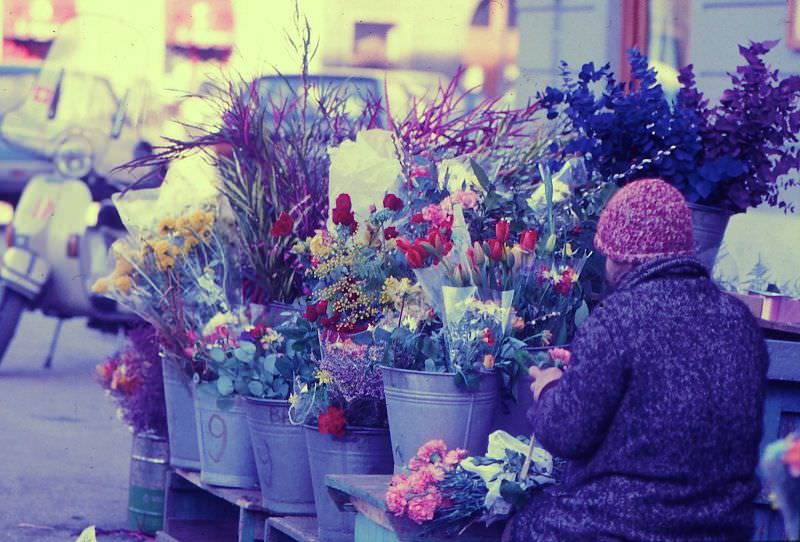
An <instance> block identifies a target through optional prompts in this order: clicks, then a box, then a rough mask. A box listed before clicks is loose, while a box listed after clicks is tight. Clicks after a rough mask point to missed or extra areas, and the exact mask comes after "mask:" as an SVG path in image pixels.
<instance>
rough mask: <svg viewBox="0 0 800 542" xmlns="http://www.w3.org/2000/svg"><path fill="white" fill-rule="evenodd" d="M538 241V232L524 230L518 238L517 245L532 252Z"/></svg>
mask: <svg viewBox="0 0 800 542" xmlns="http://www.w3.org/2000/svg"><path fill="white" fill-rule="evenodd" d="M538 242H539V232H537V231H536V230H525V231H524V232H522V235H521V236H520V238H519V246H521V247H522V250H527V251H528V252H533V251H534V250H536V243H538Z"/></svg>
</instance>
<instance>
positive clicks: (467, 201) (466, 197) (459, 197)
mask: <svg viewBox="0 0 800 542" xmlns="http://www.w3.org/2000/svg"><path fill="white" fill-rule="evenodd" d="M450 199H451V200H452V201H453V202H454V203H460V204H461V206H462V207H464V209H475V208H476V207H477V206H478V194H476V193H475V192H473V191H472V190H457V191H456V192H455V194H453V195H452V196H451V198H450Z"/></svg>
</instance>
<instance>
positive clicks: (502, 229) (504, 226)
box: [494, 220, 510, 244]
mask: <svg viewBox="0 0 800 542" xmlns="http://www.w3.org/2000/svg"><path fill="white" fill-rule="evenodd" d="M509 228H510V226H509V224H508V222H506V221H505V220H501V221H500V222H498V223H497V224H496V225H495V227H494V236H495V238H496V239H497V240H498V241H500V242H501V243H503V244H505V243H506V241H508V232H509Z"/></svg>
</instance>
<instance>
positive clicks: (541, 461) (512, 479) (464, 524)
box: [386, 431, 560, 535]
mask: <svg viewBox="0 0 800 542" xmlns="http://www.w3.org/2000/svg"><path fill="white" fill-rule="evenodd" d="M559 472H560V466H559V463H558V461H557V460H554V459H553V457H552V456H551V455H550V454H549V453H548V452H547V451H546V450H545V449H543V448H541V447H538V446H535V445H534V446H531V443H530V441H529V440H527V439H525V438H521V439H520V438H515V437H512V436H511V435H509V434H508V433H506V432H505V431H495V432H494V433H492V434H491V435H489V443H488V451H487V453H486V455H483V456H472V457H468V454H467V452H466V451H464V450H460V449H451V450H448V449H447V446H446V444H445V443H444V441H441V440H432V441H430V442H427V443H425V444H424V445H423V446H422V447H420V449H419V451H418V452H417V455H416V456H415V457H414V458H413V459H412V460H411V461H410V462H409V465H408V469H407V471H406V472H403V473H400V474H396V475H395V476H394V477H393V478H392V481H391V483H390V485H389V489H388V491H387V493H386V507H387V509H388V511H389V512H391V513H392V514H394V515H395V516H396V517H398V518H402V517H407V518H408V519H410V520H411V521H413V522H414V523H416V524H418V525H421V526H423V529H424V530H425V531H426V532H433V531H438V532H440V533H446V534H449V535H454V534H456V533H461V532H463V531H464V530H466V529H467V528H468V527H470V526H471V525H473V524H476V523H479V522H483V523H485V524H487V525H489V524H491V523H493V522H496V521H500V520H504V519H507V518H508V517H510V516H511V515H512V514H513V513H514V512H515V511H517V510H519V509H520V508H522V507H523V506H524V505H525V503H526V502H527V500H528V499H529V498H530V497H531V496H532V495H533V494H535V493H536V492H537V491H540V490H541V489H542V488H543V487H545V486H548V485H551V484H554V483H556V481H557V478H558V474H559Z"/></svg>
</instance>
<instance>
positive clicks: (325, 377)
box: [314, 369, 333, 385]
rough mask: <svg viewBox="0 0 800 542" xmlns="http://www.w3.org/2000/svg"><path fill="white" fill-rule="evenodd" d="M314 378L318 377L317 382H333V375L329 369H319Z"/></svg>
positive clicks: (324, 383) (323, 383)
mask: <svg viewBox="0 0 800 542" xmlns="http://www.w3.org/2000/svg"><path fill="white" fill-rule="evenodd" d="M314 378H316V380H317V383H319V384H322V385H326V384H333V375H332V374H331V372H330V371H328V370H327V369H319V370H318V371H317V372H316V373H314Z"/></svg>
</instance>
